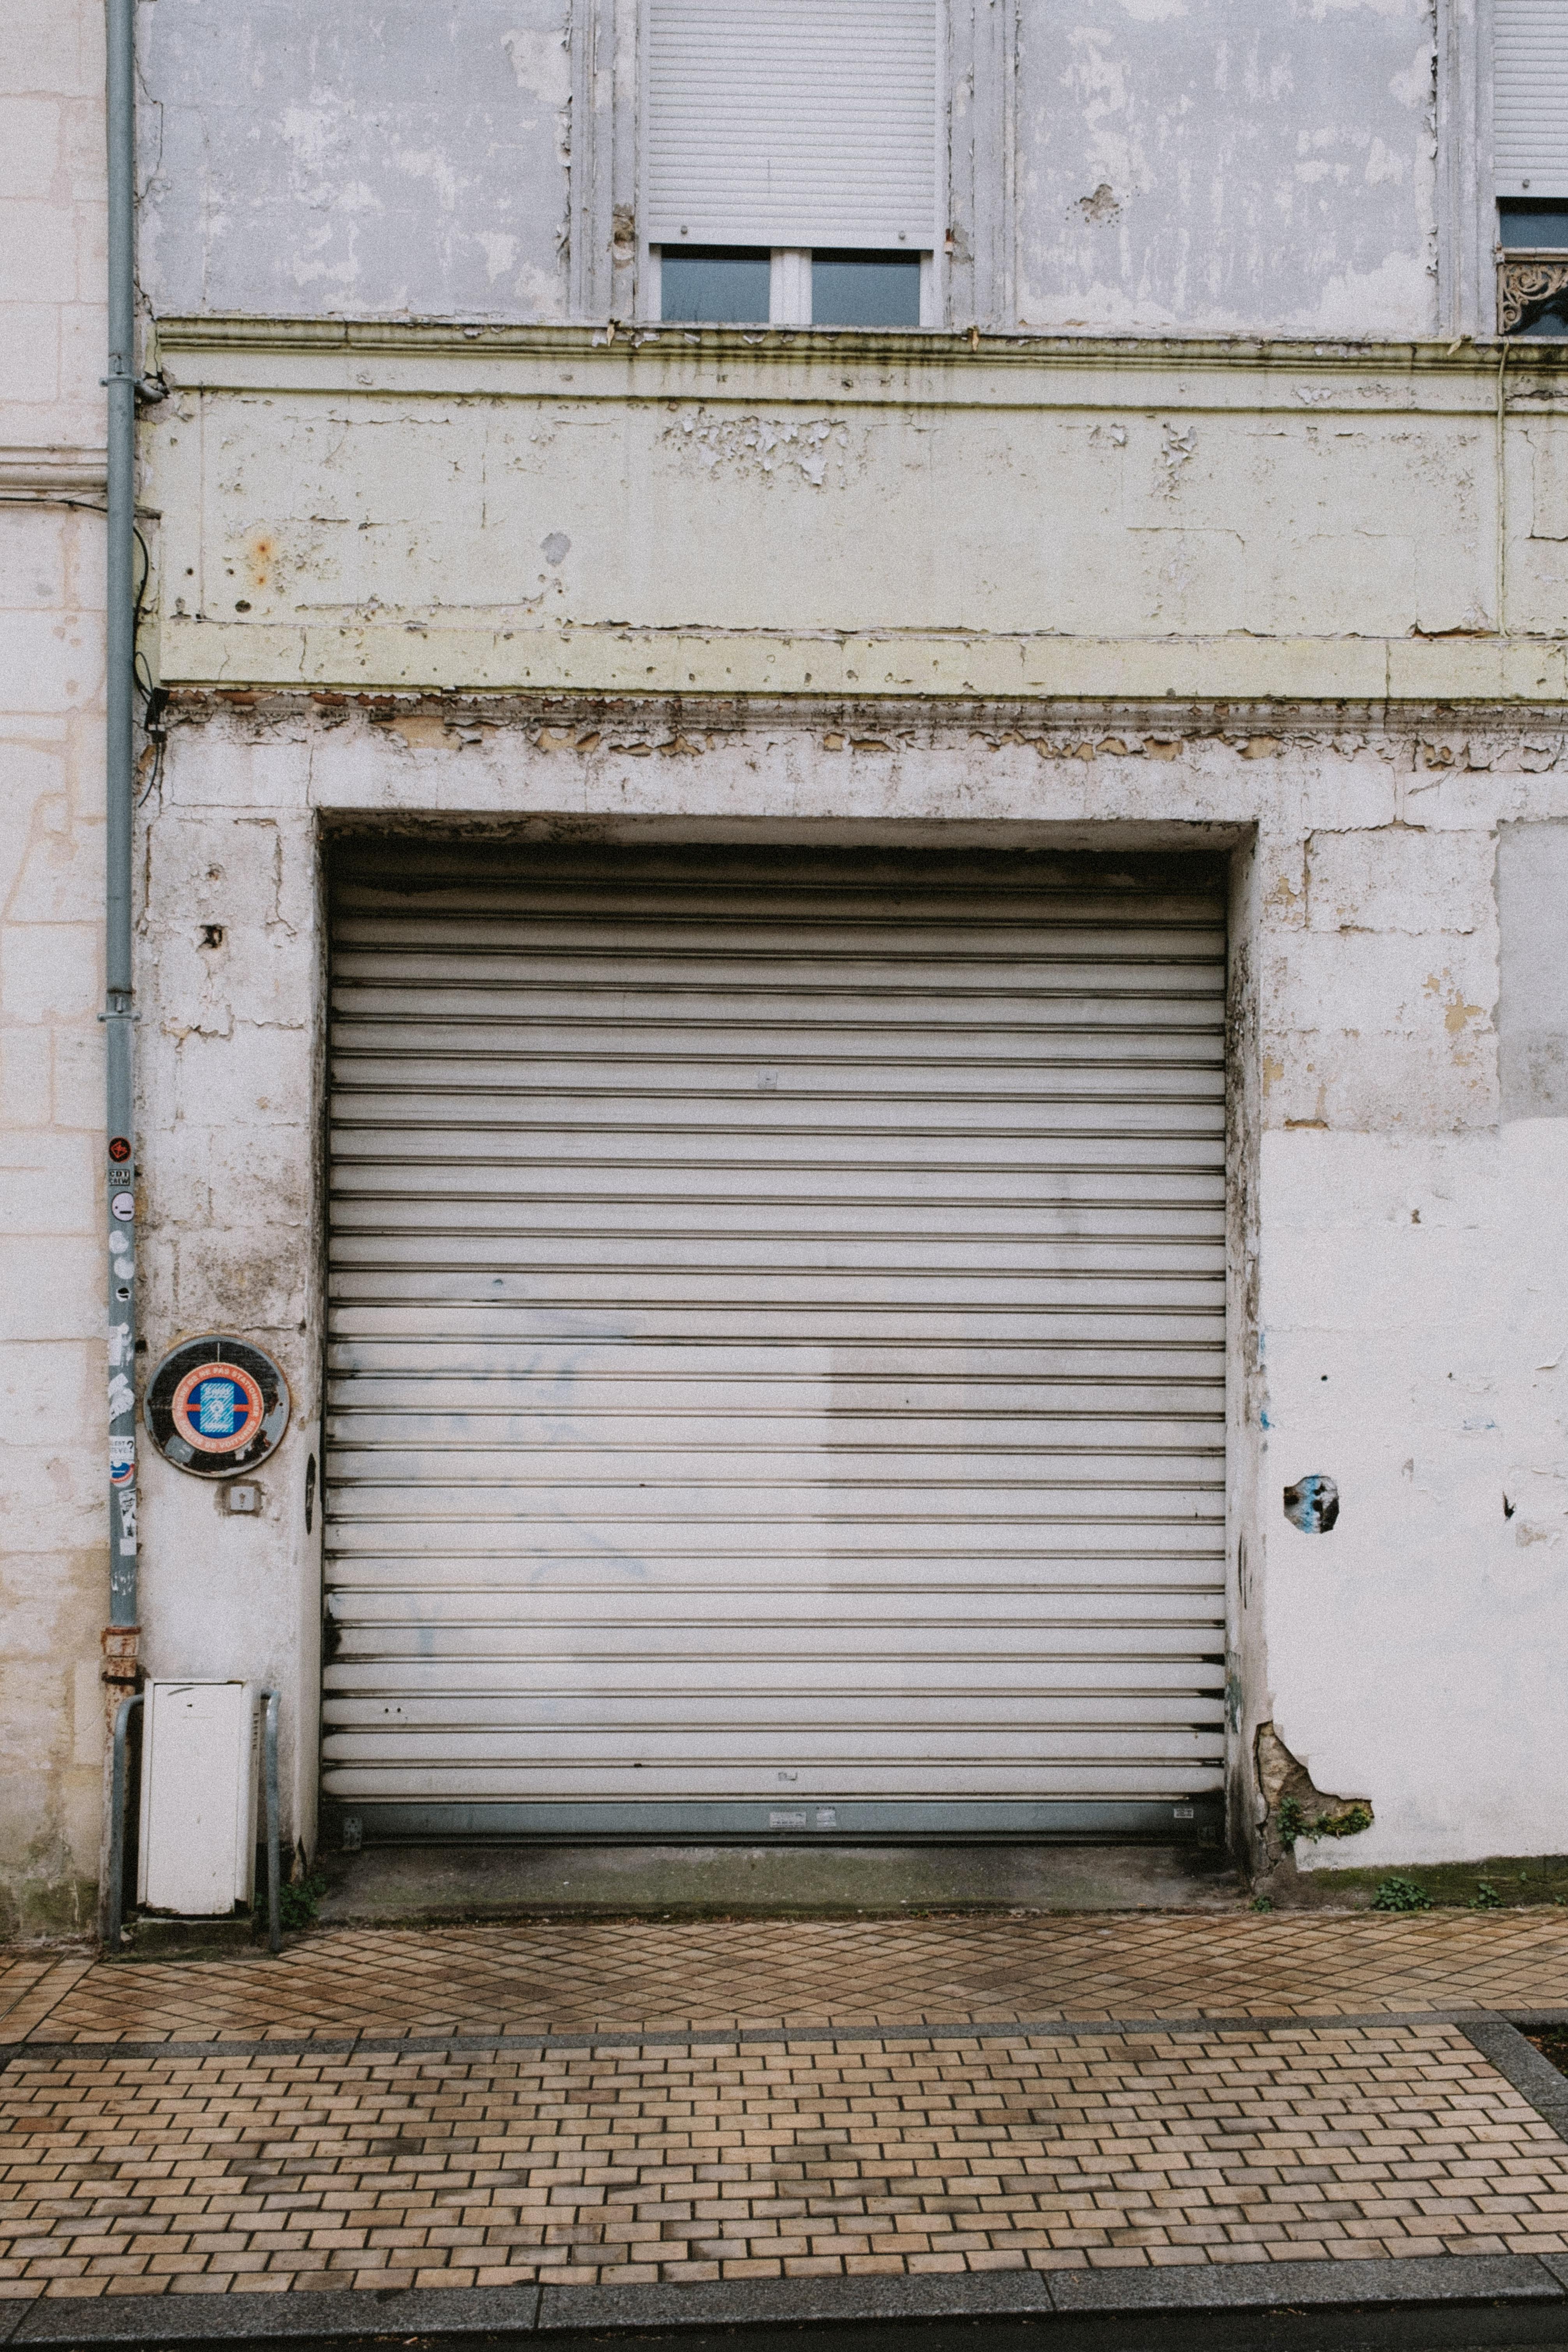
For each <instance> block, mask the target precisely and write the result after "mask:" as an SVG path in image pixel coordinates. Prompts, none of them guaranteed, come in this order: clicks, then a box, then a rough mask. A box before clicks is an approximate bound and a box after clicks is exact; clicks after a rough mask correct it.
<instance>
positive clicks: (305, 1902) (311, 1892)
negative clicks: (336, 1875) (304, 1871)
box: [278, 1877, 327, 1928]
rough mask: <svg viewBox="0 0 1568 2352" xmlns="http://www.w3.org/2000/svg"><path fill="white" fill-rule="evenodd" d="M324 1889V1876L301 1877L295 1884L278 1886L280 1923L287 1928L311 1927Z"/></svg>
mask: <svg viewBox="0 0 1568 2352" xmlns="http://www.w3.org/2000/svg"><path fill="white" fill-rule="evenodd" d="M326 1891H327V1882H326V1880H325V1879H324V1878H315V1877H312V1878H301V1879H300V1881H299V1883H298V1885H293V1886H280V1887H279V1890H278V1916H279V1920H280V1921H281V1922H282V1925H283V1926H284V1927H289V1928H296V1927H312V1926H313V1925H314V1924H315V1917H316V1914H317V1912H318V1910H319V1909H320V1908H321V1897H322V1895H324V1894H325V1893H326Z"/></svg>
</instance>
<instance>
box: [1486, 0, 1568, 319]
mask: <svg viewBox="0 0 1568 2352" xmlns="http://www.w3.org/2000/svg"><path fill="white" fill-rule="evenodd" d="M1492 151H1493V161H1494V167H1495V170H1496V173H1497V204H1498V325H1499V327H1500V330H1501V331H1502V332H1503V333H1504V334H1505V335H1535V336H1548V335H1550V336H1562V335H1568V5H1564V0H1494V11H1493V18H1492Z"/></svg>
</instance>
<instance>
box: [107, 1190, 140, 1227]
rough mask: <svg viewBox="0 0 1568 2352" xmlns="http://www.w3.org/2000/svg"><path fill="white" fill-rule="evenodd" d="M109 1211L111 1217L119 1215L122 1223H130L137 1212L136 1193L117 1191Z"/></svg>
mask: <svg viewBox="0 0 1568 2352" xmlns="http://www.w3.org/2000/svg"><path fill="white" fill-rule="evenodd" d="M109 1213H110V1216H111V1217H118V1218H119V1220H120V1222H121V1224H122V1225H124V1224H129V1223H130V1221H131V1219H132V1217H133V1216H134V1215H135V1214H136V1195H135V1193H134V1192H116V1193H115V1195H114V1196H113V1198H112V1200H111V1201H110V1203H109Z"/></svg>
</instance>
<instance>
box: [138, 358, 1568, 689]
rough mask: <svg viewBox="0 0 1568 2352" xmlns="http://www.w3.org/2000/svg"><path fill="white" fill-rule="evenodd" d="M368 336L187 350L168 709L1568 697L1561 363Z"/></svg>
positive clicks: (181, 365) (162, 504)
mask: <svg viewBox="0 0 1568 2352" xmlns="http://www.w3.org/2000/svg"><path fill="white" fill-rule="evenodd" d="M344 332H345V331H343V330H332V331H318V330H316V329H315V328H313V327H312V326H310V324H309V323H308V322H306V323H301V324H300V326H299V327H298V328H297V329H296V328H293V327H282V326H280V327H279V329H278V330H277V331H276V332H275V333H274V332H272V331H267V330H258V331H256V332H255V333H254V334H253V335H252V336H250V337H249V339H248V340H247V342H245V343H244V344H236V343H234V342H230V341H225V340H224V339H223V336H222V334H221V333H212V334H209V333H208V331H206V330H204V328H203V327H202V325H201V322H199V321H195V322H188V323H186V324H184V325H182V324H181V323H180V322H169V323H168V325H167V326H166V328H165V330H164V332H163V336H162V338H161V341H160V346H159V356H160V359H161V362H162V363H163V367H164V369H165V371H166V373H167V375H168V377H169V379H170V381H171V383H172V384H173V385H174V387H175V394H174V397H173V398H172V399H171V400H170V401H169V402H167V403H166V404H164V406H163V409H162V410H161V411H160V413H159V415H158V417H157V420H156V422H155V423H153V424H150V425H148V426H147V428H146V436H145V446H146V452H147V478H148V481H149V483H150V485H153V486H154V487H153V489H152V493H151V495H152V496H153V499H154V502H155V503H156V504H157V505H158V507H159V508H160V509H161V510H162V512H163V517H164V519H165V520H164V543H163V565H164V570H163V588H162V598H161V613H160V630H161V648H160V662H161V667H162V671H163V677H164V678H165V679H166V680H168V681H170V682H174V681H180V682H205V683H222V682H225V681H230V680H234V681H239V680H243V681H246V682H264V683H268V684H279V685H282V684H295V683H309V684H321V685H329V684H352V685H356V686H367V687H380V686H426V685H429V686H452V687H456V688H467V687H471V686H483V687H493V688H538V689H542V690H546V691H549V690H554V689H556V688H581V689H583V690H585V691H595V690H603V691H645V692H663V691H679V690H682V689H685V690H691V689H695V690H697V691H699V692H752V693H757V692H764V693H765V692H780V691H790V690H793V691H802V692H804V691H816V692H818V693H821V692H825V691H826V692H830V693H837V692H846V693H855V692H866V691H868V690H879V691H885V692H902V693H910V692H913V693H921V692H931V693H938V694H952V693H983V694H1000V695H1006V694H1008V693H1018V692H1037V693H1042V694H1047V695H1048V694H1052V693H1057V694H1068V693H1079V694H1089V695H1094V696H1096V697H1113V698H1119V697H1135V696H1138V695H1142V694H1152V695H1158V694H1162V693H1165V692H1171V693H1174V694H1177V695H1194V694H1195V695H1206V696H1210V697H1215V698H1227V697H1241V698H1257V697H1259V696H1266V695H1270V694H1285V695H1287V696H1297V695H1317V696H1321V697H1323V698H1327V699H1331V700H1339V699H1343V698H1352V699H1356V700H1362V699H1366V698H1377V697H1382V696H1385V695H1387V696H1393V697H1395V698H1410V697H1415V698H1418V699H1420V698H1437V697H1441V696H1465V697H1468V698H1474V697H1478V696H1479V697H1482V698H1510V699H1515V698H1517V699H1520V700H1524V701H1531V702H1534V701H1541V702H1547V701H1552V700H1554V699H1559V698H1563V696H1564V694H1568V667H1565V666H1564V663H1565V656H1564V648H1563V628H1564V624H1565V621H1568V570H1565V568H1564V562H1563V547H1564V544H1565V542H1564V541H1563V539H1562V538H1560V537H1559V536H1557V535H1556V534H1557V533H1558V532H1559V531H1561V530H1568V521H1565V520H1564V515H1565V514H1568V506H1565V505H1564V498H1565V496H1568V493H1565V492H1564V491H1563V490H1562V489H1560V488H1559V477H1560V476H1561V477H1562V480H1563V483H1568V410H1565V408H1564V404H1563V394H1562V392H1561V390H1560V388H1559V387H1560V378H1559V360H1558V355H1557V353H1556V352H1555V350H1554V349H1553V347H1552V346H1550V345H1536V346H1534V347H1533V348H1532V350H1531V352H1530V353H1529V354H1528V355H1521V356H1520V357H1519V358H1518V359H1517V360H1516V361H1515V362H1514V365H1513V368H1512V370H1511V372H1510V386H1506V387H1504V397H1503V404H1502V407H1501V410H1500V405H1499V399H1500V386H1499V377H1498V371H1497V369H1496V367H1495V366H1494V365H1491V364H1489V363H1478V361H1477V358H1476V355H1475V354H1474V352H1458V353H1455V352H1447V351H1446V350H1444V349H1442V348H1440V347H1439V348H1437V349H1436V350H1433V349H1430V348H1428V349H1427V350H1426V351H1425V352H1421V353H1419V354H1418V355H1417V354H1413V353H1412V352H1410V351H1409V350H1408V348H1407V347H1406V348H1405V350H1403V351H1401V350H1400V348H1399V347H1397V346H1395V347H1392V348H1390V347H1382V348H1378V347H1369V348H1367V349H1365V350H1364V351H1357V350H1354V349H1350V348H1347V347H1344V346H1338V345H1335V346H1327V347H1324V348H1322V349H1319V350H1315V351H1312V352H1292V351H1290V350H1289V349H1288V348H1285V347H1275V348H1273V349H1272V350H1270V351H1268V352H1260V353H1257V354H1254V355H1252V356H1251V357H1250V358H1246V359H1244V358H1241V357H1239V356H1237V354H1235V353H1234V352H1231V351H1229V350H1227V349H1226V347H1225V346H1223V345H1221V346H1201V347H1196V348H1188V349H1185V350H1184V348H1183V347H1181V346H1179V345H1173V344H1168V343H1162V344H1156V343H1155V342H1153V341H1152V340H1151V341H1149V342H1148V343H1147V344H1146V345H1143V346H1141V347H1140V348H1139V349H1138V351H1137V352H1135V353H1130V352H1128V351H1127V350H1126V349H1125V348H1118V347H1115V346H1100V345H1089V346H1085V347H1083V348H1079V347H1077V346H1075V345H1072V344H1071V343H1069V342H1067V341H1064V342H1062V343H1059V344H1052V345H1050V346H1047V347H1045V348H1043V349H1042V350H1040V351H1039V352H1016V351H1001V352H994V351H992V352H988V351H985V350H984V349H983V350H981V351H980V352H971V350H970V349H969V346H968V345H967V344H964V345H963V349H962V352H960V353H954V352H952V351H950V350H943V351H941V352H935V353H932V352H927V351H924V350H921V349H919V348H917V347H916V339H913V338H908V337H905V338H889V339H887V340H886V341H884V340H883V339H880V338H870V337H865V338H859V337H857V338H854V339H847V342H846V347H845V349H844V350H843V351H842V352H839V353H838V354H837V356H835V355H834V354H832V353H831V352H825V351H824V350H822V348H821V347H820V346H814V347H812V348H811V349H808V350H798V351H797V350H795V349H794V348H793V347H792V345H791V343H790V341H789V339H788V338H780V337H773V338H759V339H756V341H754V342H753V341H751V340H748V339H747V338H746V337H745V336H744V335H742V334H741V333H738V332H735V331H729V332H722V331H714V332H710V333H708V334H706V335H704V336H701V337H694V338H692V339H691V340H690V341H688V339H687V338H686V337H684V336H681V335H668V336H665V337H662V338H658V339H657V340H654V339H648V340H645V341H643V343H642V344H641V347H640V348H639V349H636V350H633V351H629V352H628V350H627V349H626V343H625V341H624V340H623V341H616V343H615V344H613V345H612V344H609V343H607V342H606V341H605V338H604V337H603V336H600V337H598V338H597V340H596V341H595V338H594V336H593V334H592V332H591V331H588V330H585V329H577V330H571V331H552V330H543V329H535V330H511V331H507V333H506V334H505V335H504V336H501V337H500V338H499V339H498V341H497V342H496V343H495V344H494V345H493V346H491V345H489V344H486V343H484V341H483V338H482V337H479V347H475V346H471V345H470V344H469V342H468V341H467V339H465V338H464V337H463V336H461V334H459V333H454V332H451V331H446V332H445V333H444V334H443V333H442V332H440V331H431V332H430V333H428V334H425V335H422V336H417V337H416V338H415V339H414V340H412V341H411V342H410V344H409V346H408V347H407V348H406V349H400V350H398V351H396V352H388V351H387V350H385V349H384V348H382V347H381V345H379V344H377V345H376V346H375V347H374V348H371V347H367V346H365V345H363V344H355V343H354V342H353V341H346V342H342V341H340V342H336V343H334V342H333V341H331V337H332V336H333V335H337V336H339V337H342V336H343V334H344ZM475 333H476V335H477V334H478V331H475ZM204 337H205V338H206V339H205V341H204ZM1540 352H1544V353H1545V354H1546V356H1545V357H1544V358H1540V357H1537V356H1535V354H1536V353H1540ZM1500 595H1501V596H1502V598H1503V603H1502V605H1501V608H1500V604H1499V598H1500ZM1500 611H1501V617H1502V619H1503V621H1504V622H1505V623H1506V626H1505V627H1503V628H1500V627H1499V625H1498V624H1499V615H1500Z"/></svg>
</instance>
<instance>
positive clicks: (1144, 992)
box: [323, 841, 1225, 1842]
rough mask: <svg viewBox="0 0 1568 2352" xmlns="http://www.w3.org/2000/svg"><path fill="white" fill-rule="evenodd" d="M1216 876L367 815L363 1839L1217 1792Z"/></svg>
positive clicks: (360, 1513)
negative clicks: (395, 824) (431, 840)
mask: <svg viewBox="0 0 1568 2352" xmlns="http://www.w3.org/2000/svg"><path fill="white" fill-rule="evenodd" d="M1224 908H1225V899H1224V883H1223V877H1222V875H1221V873H1220V872H1219V871H1218V870H1217V869H1216V867H1215V866H1214V865H1213V864H1212V863H1210V862H1208V861H1195V860H1190V859H1173V858H1164V859H1132V860H1128V859H1119V860H1116V861H1115V862H1114V863H1111V862H1110V861H1106V860H1100V859H1093V858H1089V857H1066V856H1044V855H1038V856H1037V855H1006V856H1002V855H998V856H958V855H949V856H938V855H934V854H929V853H909V854H903V853H899V854H894V853H888V852H876V853H853V854H851V853H843V854H831V853H814V854H806V853H802V852H797V851H790V852H784V851H778V850H774V851H747V852H741V851H736V850H722V851H721V850H714V849H707V850H692V851H676V850H671V849H668V848H666V849H663V850H660V851H658V852H653V853H643V852H636V851H632V850H628V849H626V848H618V847H617V848H605V849H599V848H540V849H526V850H525V849H518V848H510V847H509V848H499V847H489V848H486V849H484V850H483V851H479V852H476V851H475V850H473V849H472V848H469V849H468V850H463V849H460V848H458V847H455V846H449V845H431V844H428V843H426V844H420V843H416V842H413V841H404V842H401V843H387V844H384V845H378V846H376V847H374V848H367V847H364V846H355V847H353V848H351V849H348V850H346V851H345V852H343V853H342V854H341V855H340V856H339V858H338V861H337V865H336V869H335V872H334V876H333V889H332V918H331V1086H330V1200H331V1212H330V1248H331V1267H330V1287H331V1297H330V1339H329V1364H328V1374H329V1380H328V1444H327V1454H326V1468H325V1499H326V1525H327V1596H326V1606H327V1612H328V1629H327V1630H328V1638H327V1644H326V1648H327V1661H326V1664H325V1667H324V1685H325V1688H324V1697H323V1706H324V1724H323V1756H324V1765H323V1773H324V1794H325V1795H326V1797H327V1799H328V1800H329V1801H330V1802H331V1804H332V1805H333V1806H334V1807H335V1808H336V1809H337V1810H338V1811H339V1812H340V1814H341V1815H342V1816H346V1817H349V1818H351V1819H352V1820H354V1821H357V1822H359V1823H360V1825H361V1832H362V1833H363V1838H364V1839H365V1841H366V1842H370V1841H373V1840H377V1839H414V1840H419V1841H426V1842H438V1841H442V1840H447V1839H453V1838H474V1839H493V1840H502V1839H518V1838H526V1839H533V1838H542V1837H563V1838H571V1839H574V1840H580V1839H583V1838H584V1837H589V1838H593V1837H604V1838H613V1839H616V1840H617V1841H618V1840H624V1839H630V1838H637V1837H645V1838H656V1839H659V1840H671V1839H678V1840H681V1841H695V1842H708V1841H713V1840H720V1841H722V1840H726V1839H736V1840H745V1841H747V1842H750V1841H753V1840H758V1839H761V1840H764V1841H765V1840H767V1839H770V1838H772V1839H787V1840H791V1841H799V1840H803V1839H805V1840H816V1839H824V1840H831V1839H841V1840H855V1841H867V1840H876V1841H882V1840H886V1839H890V1838H900V1837H906V1838H942V1839H952V1838H955V1837H956V1838H968V1837H987V1836H989V1837H1005V1838H1012V1839H1018V1838H1035V1837H1052V1836H1068V1837H1073V1836H1077V1837H1094V1838H1104V1837H1107V1836H1118V1835H1123V1836H1133V1837H1143V1838H1148V1837H1173V1838H1178V1839H1179V1838H1184V1837H1189V1836H1199V1835H1205V1834H1211V1835H1212V1834H1213V1833H1214V1832H1215V1829H1216V1828H1217V1827H1218V1824H1219V1818H1220V1807H1221V1802H1222V1799H1221V1790H1222V1786H1223V1780H1224V1727H1223V1704H1224V1700H1223V1693H1224V1680H1225V1601H1224V1528H1225V1455H1224V1444H1225V1425H1224V1403H1225V1067H1224V1056H1225V1024H1224V1016H1225V929H1224Z"/></svg>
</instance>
